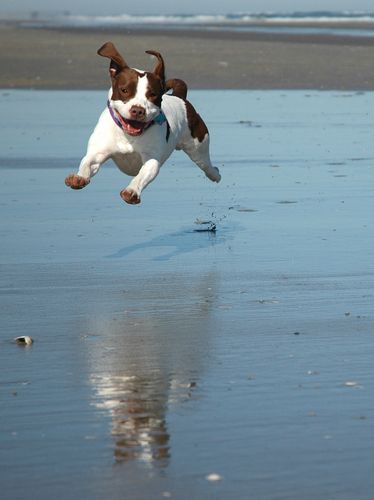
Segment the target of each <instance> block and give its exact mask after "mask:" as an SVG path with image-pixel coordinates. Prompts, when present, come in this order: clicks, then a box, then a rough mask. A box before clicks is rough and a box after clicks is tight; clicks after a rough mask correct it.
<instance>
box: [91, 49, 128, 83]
mask: <svg viewBox="0 0 374 500" xmlns="http://www.w3.org/2000/svg"><path fill="white" fill-rule="evenodd" d="M97 53H98V54H99V56H103V57H108V58H109V59H110V67H109V73H110V75H111V76H112V77H114V76H116V75H117V73H119V72H120V71H122V70H123V69H125V68H128V65H127V63H126V61H125V60H124V58H123V57H122V56H121V54H120V53H119V52H118V50H117V49H116V47H115V46H114V44H113V43H112V42H106V43H104V45H103V46H102V47H100V48H99V50H98V51H97Z"/></svg>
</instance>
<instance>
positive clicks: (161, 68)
mask: <svg viewBox="0 0 374 500" xmlns="http://www.w3.org/2000/svg"><path fill="white" fill-rule="evenodd" d="M145 52H146V54H150V55H151V56H155V57H156V59H157V65H156V67H155V69H154V70H153V73H154V74H155V75H156V76H158V77H159V79H160V80H161V82H162V86H163V87H165V63H164V59H163V57H162V55H161V54H160V53H159V52H156V51H155V50H146V51H145Z"/></svg>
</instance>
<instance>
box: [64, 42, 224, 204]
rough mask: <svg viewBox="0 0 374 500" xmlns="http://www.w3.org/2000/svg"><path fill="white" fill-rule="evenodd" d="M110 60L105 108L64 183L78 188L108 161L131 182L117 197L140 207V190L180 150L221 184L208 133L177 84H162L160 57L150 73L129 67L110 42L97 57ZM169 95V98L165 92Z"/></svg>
mask: <svg viewBox="0 0 374 500" xmlns="http://www.w3.org/2000/svg"><path fill="white" fill-rule="evenodd" d="M97 53H98V54H99V55H100V56H103V57H107V58H109V59H110V67H109V74H110V78H111V81H112V86H111V89H110V90H109V95H108V102H107V107H106V109H105V110H104V111H103V112H102V114H101V116H100V118H99V121H98V123H97V125H96V127H95V129H94V131H93V133H92V135H91V137H90V139H89V142H88V147H87V153H86V156H85V157H84V158H83V159H82V161H81V163H80V166H79V170H78V172H77V173H76V174H71V175H69V176H68V177H66V179H65V184H66V185H67V186H69V187H71V188H72V189H82V188H84V187H85V186H87V184H88V183H89V182H90V180H91V177H93V176H94V175H95V174H96V173H97V172H98V170H99V168H100V166H101V165H102V164H103V163H104V162H105V161H106V160H108V159H109V158H111V159H112V160H113V161H114V162H115V163H116V165H117V166H118V168H119V169H120V170H121V171H122V172H124V173H125V174H127V175H130V176H132V177H133V179H132V180H131V182H130V184H129V185H128V186H127V187H126V188H125V189H123V190H122V191H121V193H120V195H121V197H122V199H123V200H124V201H126V202H127V203H130V204H133V205H136V204H138V203H140V198H141V193H142V191H143V189H144V188H145V187H146V186H147V185H148V184H149V183H150V182H152V181H153V179H154V178H155V177H156V176H157V174H158V172H159V170H160V167H161V165H162V164H163V163H165V161H166V160H167V159H168V158H169V156H170V155H171V153H172V152H173V151H174V150H175V149H177V150H180V149H182V150H183V151H184V152H185V153H187V155H188V156H189V157H190V158H191V160H192V161H193V162H195V163H196V165H197V166H198V167H200V168H201V170H202V171H203V172H204V173H205V175H206V176H207V177H208V178H209V179H210V180H211V181H213V182H219V181H220V179H221V176H220V173H219V170H218V168H216V167H214V166H213V165H212V163H211V161H210V156H209V133H208V129H207V127H206V125H205V123H204V122H203V120H202V118H201V117H200V115H199V114H198V113H197V112H196V110H195V108H194V107H193V106H192V104H191V103H190V102H189V101H188V100H187V99H186V97H187V86H186V84H185V83H184V82H183V81H182V80H178V79H172V80H167V81H165V64H164V60H163V58H162V56H161V54H160V53H159V52H155V51H152V50H148V51H147V53H148V54H151V55H153V56H155V57H156V59H157V63H156V67H155V69H154V71H153V72H148V71H141V70H138V69H135V68H130V67H129V66H128V65H127V63H126V61H125V60H124V59H123V57H122V56H121V55H120V54H119V52H118V51H117V49H116V47H115V46H114V45H113V43H111V42H107V43H105V44H104V45H103V46H102V47H101V48H100V49H99V50H98V52H97ZM169 90H172V91H173V92H172V94H171V95H169V94H168V93H167V92H168V91H169Z"/></svg>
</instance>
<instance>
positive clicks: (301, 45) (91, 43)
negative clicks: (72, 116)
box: [0, 22, 374, 90]
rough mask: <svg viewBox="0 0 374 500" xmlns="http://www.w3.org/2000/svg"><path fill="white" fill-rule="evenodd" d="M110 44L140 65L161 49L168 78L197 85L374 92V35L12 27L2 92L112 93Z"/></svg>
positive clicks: (1, 53) (0, 76) (4, 49)
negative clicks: (100, 52)
mask: <svg viewBox="0 0 374 500" xmlns="http://www.w3.org/2000/svg"><path fill="white" fill-rule="evenodd" d="M356 27H357V26H356ZM107 40H112V41H113V42H114V43H115V44H116V45H117V46H118V49H119V50H120V51H121V52H122V53H123V55H124V56H125V57H126V59H127V61H128V63H129V65H130V66H134V67H140V68H149V69H151V68H152V62H150V59H149V56H147V55H146V54H144V51H145V50H148V49H154V50H158V51H160V52H161V53H162V54H163V55H164V58H165V61H166V67H167V72H168V76H169V77H170V78H171V77H173V78H175V77H177V78H182V79H184V80H185V81H186V82H187V83H188V85H189V87H190V88H228V89H240V88H244V89H306V88H307V89H325V90H326V89H338V90H352V89H355V90H360V89H361V90H369V89H374V65H373V46H374V37H371V38H370V37H367V38H365V37H356V38H355V37H350V36H339V37H337V36H327V35H323V36H322V35H318V36H316V35H295V34H293V35H290V34H269V33H233V32H229V31H220V30H217V31H203V30H198V29H197V30H193V29H191V30H182V29H180V30H164V31H160V30H126V29H122V30H119V29H116V30H105V29H85V30H84V29H79V30H78V29H33V28H31V27H28V28H27V27H22V26H21V25H19V24H16V23H4V22H3V23H2V24H0V47H1V50H0V66H1V72H0V88H1V87H2V88H4V87H6V88H44V89H50V88H57V89H66V88H74V89H79V88H82V89H102V88H106V87H108V73H107V66H108V65H107V61H105V60H104V59H102V58H100V57H98V56H97V55H96V51H97V49H98V48H99V47H100V46H101V45H102V44H103V43H104V42H106V41H107Z"/></svg>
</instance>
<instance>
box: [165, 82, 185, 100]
mask: <svg viewBox="0 0 374 500" xmlns="http://www.w3.org/2000/svg"><path fill="white" fill-rule="evenodd" d="M165 85H166V90H172V91H173V93H172V94H171V95H173V96H175V97H179V98H180V99H184V100H186V98H187V85H186V83H185V82H184V81H183V80H179V79H178V78H172V79H171V80H167V81H166V84H165Z"/></svg>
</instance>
